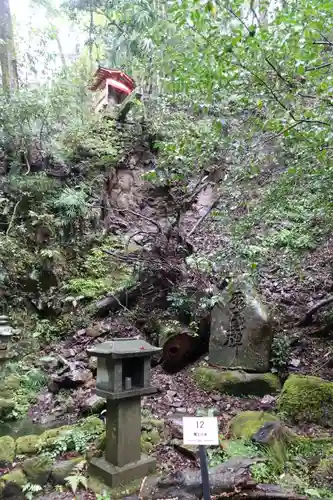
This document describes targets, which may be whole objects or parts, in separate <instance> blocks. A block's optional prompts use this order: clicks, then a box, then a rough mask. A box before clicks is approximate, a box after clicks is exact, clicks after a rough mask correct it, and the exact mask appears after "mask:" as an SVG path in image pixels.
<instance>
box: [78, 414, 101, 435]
mask: <svg viewBox="0 0 333 500" xmlns="http://www.w3.org/2000/svg"><path fill="white" fill-rule="evenodd" d="M79 428H80V430H82V431H85V432H87V433H88V434H92V435H93V434H102V432H103V431H105V425H104V423H103V422H102V420H101V419H100V418H98V417H95V416H91V417H88V418H86V419H85V420H83V421H81V422H80V423H79Z"/></svg>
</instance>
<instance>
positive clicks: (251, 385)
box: [193, 366, 281, 396]
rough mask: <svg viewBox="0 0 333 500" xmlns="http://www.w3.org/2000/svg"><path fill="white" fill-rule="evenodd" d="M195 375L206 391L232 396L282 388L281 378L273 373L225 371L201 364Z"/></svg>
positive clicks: (275, 390) (266, 392)
mask: <svg viewBox="0 0 333 500" xmlns="http://www.w3.org/2000/svg"><path fill="white" fill-rule="evenodd" d="M193 377H194V379H195V381H196V382H197V384H198V385H199V386H200V387H201V388H202V389H204V390H206V391H219V392H221V393H223V394H230V395H232V396H245V395H246V396H248V395H253V396H264V395H265V394H272V393H276V392H278V391H279V390H280V389H281V386H280V381H279V378H278V377H277V376H276V375H274V374H273V373H245V372H241V371H236V370H235V371H231V370H230V371H223V370H218V369H216V368H209V367H203V366H200V367H198V368H196V369H195V370H194V373H193Z"/></svg>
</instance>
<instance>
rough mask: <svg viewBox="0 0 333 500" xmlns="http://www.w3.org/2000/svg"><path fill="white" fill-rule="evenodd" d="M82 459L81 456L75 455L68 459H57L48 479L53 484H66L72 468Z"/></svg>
mask: <svg viewBox="0 0 333 500" xmlns="http://www.w3.org/2000/svg"><path fill="white" fill-rule="evenodd" d="M83 460H84V458H83V457H75V458H71V459H70V460H59V462H56V463H55V464H54V465H53V467H52V471H51V475H50V480H51V482H52V483H53V484H66V477H68V476H69V475H70V474H71V472H72V471H73V469H74V468H75V467H76V466H77V465H78V464H79V463H80V462H82V461H83Z"/></svg>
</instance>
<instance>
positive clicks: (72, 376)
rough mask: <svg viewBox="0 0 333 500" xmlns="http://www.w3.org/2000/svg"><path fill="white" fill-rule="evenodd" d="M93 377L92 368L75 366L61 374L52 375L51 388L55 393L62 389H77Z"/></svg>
mask: <svg viewBox="0 0 333 500" xmlns="http://www.w3.org/2000/svg"><path fill="white" fill-rule="evenodd" d="M92 377H93V375H92V373H91V371H90V370H86V369H84V368H82V369H81V368H77V369H76V368H73V369H71V370H69V371H66V372H65V373H63V374H61V375H55V376H54V377H52V381H51V383H50V385H49V390H50V391H51V392H53V393H57V392H58V391H59V390H60V389H76V388H77V387H79V386H80V385H84V384H86V383H87V382H89V381H90V380H91V379H92Z"/></svg>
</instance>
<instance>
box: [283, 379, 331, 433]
mask: <svg viewBox="0 0 333 500" xmlns="http://www.w3.org/2000/svg"><path fill="white" fill-rule="evenodd" d="M278 409H279V411H280V413H281V414H282V415H283V416H284V417H286V418H289V419H291V420H292V421H294V422H312V423H318V424H322V425H329V426H332V425H333V383H332V382H326V381H325V380H323V379H321V378H319V377H312V376H302V375H291V376H290V377H289V378H288V379H287V381H286V382H285V384H284V386H283V390H282V393H281V395H280V398H279V401H278Z"/></svg>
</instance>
